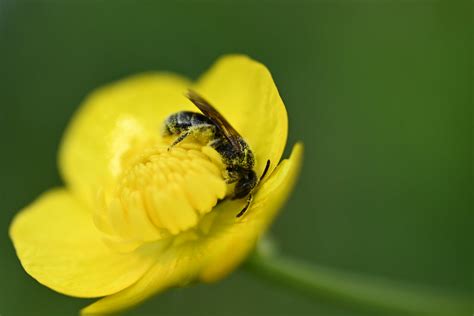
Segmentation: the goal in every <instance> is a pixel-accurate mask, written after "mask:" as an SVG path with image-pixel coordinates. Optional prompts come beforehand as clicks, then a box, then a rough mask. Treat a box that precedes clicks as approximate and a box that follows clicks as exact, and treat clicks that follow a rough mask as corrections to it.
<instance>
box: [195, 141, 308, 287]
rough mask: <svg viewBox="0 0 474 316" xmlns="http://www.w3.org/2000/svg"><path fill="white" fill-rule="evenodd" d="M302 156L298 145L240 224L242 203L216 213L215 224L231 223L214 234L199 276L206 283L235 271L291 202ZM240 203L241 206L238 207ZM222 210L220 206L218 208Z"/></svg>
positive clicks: (229, 202)
mask: <svg viewBox="0 0 474 316" xmlns="http://www.w3.org/2000/svg"><path fill="white" fill-rule="evenodd" d="M302 156H303V145H302V144H296V145H295V146H294V147H293V151H292V153H291V156H290V158H289V159H288V160H286V159H285V160H283V161H282V162H281V163H280V165H279V166H278V167H277V168H276V170H275V171H274V173H273V174H272V175H271V176H270V177H269V179H268V180H267V181H266V182H264V183H263V185H262V187H261V188H260V189H259V190H258V192H257V194H256V195H255V198H254V200H253V202H252V204H251V206H250V207H249V209H248V210H247V211H246V213H245V214H244V215H243V216H242V218H241V219H240V220H238V222H237V223H235V224H234V225H232V224H230V223H231V222H232V221H235V215H236V214H237V213H238V212H239V211H240V209H241V208H242V202H241V201H228V202H224V203H222V204H221V207H222V209H217V210H215V211H214V212H216V213H217V214H219V215H218V216H219V217H220V218H217V219H215V222H226V221H227V222H229V225H226V227H224V228H222V227H223V226H222V225H219V227H221V229H222V230H216V231H214V232H211V234H210V236H211V238H210V241H209V245H208V249H209V251H210V253H209V254H208V256H209V258H210V259H209V261H208V262H206V263H205V268H204V270H203V271H202V272H201V274H200V278H201V280H202V281H204V282H212V281H216V280H219V279H221V278H222V277H224V276H226V275H227V274H228V273H230V272H231V271H233V270H234V269H235V268H236V267H237V266H238V265H239V264H240V263H241V262H242V261H243V260H244V259H245V258H246V256H247V254H248V253H249V252H250V251H251V250H252V249H253V247H254V246H255V243H256V241H257V240H258V238H259V237H260V236H261V235H262V234H263V233H264V232H265V230H266V228H267V226H268V225H269V224H270V223H271V222H272V220H273V218H274V217H275V215H276V214H277V212H278V211H279V209H280V208H281V207H282V205H283V204H284V203H285V201H286V200H287V199H288V196H289V194H290V193H291V191H292V189H293V187H294V184H295V181H296V178H297V176H298V174H299V170H300V167H301V162H302ZM239 202H240V203H239ZM218 207H219V206H218Z"/></svg>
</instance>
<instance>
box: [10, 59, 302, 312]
mask: <svg viewBox="0 0 474 316" xmlns="http://www.w3.org/2000/svg"><path fill="white" fill-rule="evenodd" d="M188 88H191V89H193V90H195V91H197V92H198V93H199V94H200V95H202V96H203V97H205V98H206V99H207V100H209V102H210V103H211V104H213V105H214V106H215V107H216V108H217V109H218V110H219V112H220V113H221V114H222V115H223V116H224V117H225V118H226V119H227V120H228V121H229V122H230V123H231V124H232V125H233V127H234V128H235V129H236V130H237V131H238V132H239V133H240V134H241V135H242V137H243V139H245V140H246V141H247V143H248V144H249V145H250V148H251V149H252V151H253V153H254V155H255V159H256V165H255V168H254V170H255V172H256V173H257V176H260V175H261V174H262V172H263V169H264V168H265V163H266V162H267V160H270V161H271V165H270V168H269V170H268V173H267V175H266V177H265V178H264V180H263V181H262V183H260V184H259V187H258V189H257V190H256V191H255V192H254V200H253V202H252V203H251V204H250V207H249V209H248V210H247V211H246V213H245V214H244V215H243V216H242V217H239V218H237V217H236V214H238V213H239V212H240V211H241V210H242V209H243V207H244V206H245V204H246V202H247V200H246V199H245V198H244V199H239V200H231V199H230V198H229V197H230V196H231V194H232V190H233V185H232V184H228V183H226V181H225V167H226V166H225V165H224V163H223V162H222V159H221V157H220V155H219V154H218V153H217V152H216V151H215V150H214V149H212V148H211V147H210V146H208V145H207V144H206V143H205V142H203V141H202V140H200V139H199V137H188V138H186V139H185V140H184V141H183V142H182V143H180V144H179V145H177V146H175V147H172V148H171V149H169V146H170V144H171V142H172V141H173V139H172V138H171V139H170V137H162V136H161V133H160V129H159V128H160V125H161V124H162V123H163V121H164V120H165V118H166V117H168V116H169V115H170V114H172V113H176V112H179V111H183V110H189V111H194V112H198V110H197V108H196V107H194V106H193V104H192V103H191V102H190V101H189V100H187V99H186V98H185V96H184V93H185V92H186V91H187V89H188ZM286 138H287V114H286V110H285V107H284V105H283V102H282V100H281V99H280V96H279V94H278V91H277V89H276V87H275V84H274V82H273V80H272V77H271V75H270V73H269V72H268V70H267V69H266V68H265V66H263V65H262V64H260V63H258V62H255V61H253V60H251V59H249V58H248V57H244V56H226V57H223V58H221V59H220V60H218V61H217V63H216V64H215V65H214V66H213V67H212V68H211V69H210V70H209V71H208V72H207V73H205V74H204V75H203V76H202V77H201V78H200V79H199V80H198V81H197V82H195V83H193V82H190V81H188V80H187V79H185V78H182V77H180V76H177V75H174V74H169V73H147V74H141V75H137V76H134V77H131V78H128V79H125V80H123V81H119V82H117V83H114V84H111V85H109V86H106V87H104V88H101V89H99V90H97V91H96V92H94V93H93V94H92V95H91V96H90V97H88V98H87V99H86V101H85V102H84V104H83V105H82V106H81V107H80V109H79V111H78V112H77V114H76V115H75V116H74V118H73V120H72V122H71V124H70V126H69V127H68V129H67V131H66V133H65V135H64V138H63V141H62V144H61V147H60V154H59V168H60V170H61V174H62V177H63V179H64V182H65V187H63V188H56V189H52V190H50V191H48V192H46V193H44V194H43V195H41V196H40V197H39V198H38V199H37V200H36V201H35V202H33V203H32V204H31V205H29V206H28V207H26V208H25V209H24V210H22V211H21V212H20V213H19V214H18V215H17V216H16V217H15V219H14V220H13V222H12V224H11V227H10V236H11V238H12V240H13V243H14V246H15V249H16V252H17V255H18V257H19V259H20V261H21V264H22V265H23V267H24V269H25V270H26V272H27V273H28V274H30V275H31V276H32V277H33V278H35V279H36V280H38V281H39V282H40V283H42V284H44V285H46V286H48V287H50V288H51V289H53V290H55V291H58V292H60V293H64V294H67V295H72V296H76V297H102V298H101V299H99V300H98V301H96V302H95V303H93V304H91V305H89V306H87V307H86V308H84V309H83V310H82V313H84V314H101V313H112V312H116V311H120V310H122V309H125V308H128V307H130V306H133V305H134V304H137V303H139V302H140V301H142V300H144V299H146V298H148V297H149V296H151V295H153V294H155V293H157V292H160V291H163V290H165V289H167V288H170V287H175V286H182V285H186V284H188V283H189V282H191V281H203V282H211V281H215V280H219V279H221V278H223V277H224V276H226V275H227V274H228V273H230V272H231V271H233V270H234V269H235V268H236V267H237V266H238V265H239V264H240V263H241V262H242V261H243V260H244V259H245V258H246V256H247V255H248V253H249V252H250V251H251V250H252V249H253V247H254V246H255V243H256V241H257V240H258V238H259V237H260V236H261V235H262V233H263V232H264V231H265V229H266V228H267V226H268V225H269V224H270V222H271V221H272V219H273V218H274V216H275V215H276V213H277V212H278V210H279V209H280V208H281V206H282V204H283V203H284V202H285V200H286V199H287V197H288V195H289V193H290V191H291V189H292V187H293V185H294V182H295V179H296V177H297V174H298V171H299V167H300V164H301V156H302V146H301V145H300V144H297V145H296V146H295V147H294V148H293V150H292V153H291V157H290V158H289V159H288V160H283V161H281V162H280V163H279V164H278V162H279V161H280V158H281V155H282V153H283V150H284V147H285V145H286ZM226 197H227V198H226Z"/></svg>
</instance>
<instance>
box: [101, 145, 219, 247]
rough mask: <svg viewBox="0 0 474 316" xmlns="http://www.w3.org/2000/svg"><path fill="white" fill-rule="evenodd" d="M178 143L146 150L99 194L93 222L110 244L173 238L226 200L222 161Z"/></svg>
mask: <svg viewBox="0 0 474 316" xmlns="http://www.w3.org/2000/svg"><path fill="white" fill-rule="evenodd" d="M182 145H183V146H182ZM182 145H181V144H180V145H179V146H177V147H174V148H172V149H171V150H169V151H168V150H167V146H165V145H162V146H159V147H156V148H153V149H149V150H147V151H145V152H144V153H142V154H141V155H139V156H138V157H137V158H136V159H135V160H133V161H132V162H131V163H129V164H128V168H127V169H126V170H124V171H123V173H122V174H121V175H120V176H119V177H118V178H117V181H116V183H115V185H113V186H112V187H111V188H109V189H108V190H103V192H102V193H100V201H101V203H100V207H98V211H97V213H96V214H95V222H96V226H97V228H98V229H99V230H101V231H102V232H103V233H104V234H105V235H106V236H107V239H108V244H110V240H119V241H120V242H121V243H124V242H127V243H129V242H130V243H134V244H137V245H140V243H143V242H150V241H155V240H160V239H163V238H168V237H173V236H177V235H179V234H181V233H183V232H185V231H189V230H192V229H194V228H197V226H198V225H199V222H200V221H201V219H202V218H203V217H204V216H205V215H206V214H207V213H209V212H210V211H211V210H212V209H213V207H214V206H215V205H216V204H217V202H218V201H219V200H221V199H223V198H225V196H226V194H227V186H226V183H225V181H224V179H223V177H222V164H216V162H215V160H214V158H212V157H209V156H208V155H207V154H206V153H203V151H202V150H201V149H202V148H203V147H200V146H195V145H190V144H184V143H183V144H182ZM200 231H201V230H200Z"/></svg>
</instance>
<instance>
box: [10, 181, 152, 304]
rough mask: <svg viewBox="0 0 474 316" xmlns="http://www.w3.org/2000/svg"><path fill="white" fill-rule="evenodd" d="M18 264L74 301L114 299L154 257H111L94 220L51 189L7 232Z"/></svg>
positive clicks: (66, 194)
mask: <svg viewBox="0 0 474 316" xmlns="http://www.w3.org/2000/svg"><path fill="white" fill-rule="evenodd" d="M10 237H11V239H12V240H13V244H14V246H15V249H16V252H17V255H18V258H19V259H20V261H21V264H22V265H23V267H24V269H25V270H26V272H28V274H30V275H31V276H32V277H33V278H35V279H36V280H38V281H39V282H40V283H41V284H44V285H46V286H48V287H50V288H52V289H53V290H55V291H58V292H61V293H64V294H67V295H72V296H78V297H98V296H104V295H109V294H113V293H116V292H118V291H120V290H122V289H124V288H126V287H128V286H130V285H131V284H133V283H134V282H136V281H137V280H138V279H139V278H140V277H141V276H142V275H143V274H144V273H145V272H146V271H147V270H148V269H149V267H150V266H151V264H152V263H153V261H154V256H152V255H151V254H150V255H149V254H147V253H145V252H144V251H143V250H142V251H140V252H139V251H137V252H133V253H129V254H126V255H122V254H118V253H115V252H113V251H111V250H110V249H109V248H108V247H107V246H105V244H104V243H103V242H102V240H101V239H100V235H99V233H98V231H97V230H96V228H95V226H94V224H93V222H92V216H91V214H90V212H89V211H87V210H86V209H85V208H84V207H83V206H82V205H81V204H80V203H79V202H78V201H77V200H76V199H75V198H74V197H73V196H72V194H70V193H69V192H67V191H66V190H64V189H55V190H51V191H49V192H47V193H45V194H43V195H42V196H41V197H40V198H39V199H38V200H37V201H35V202H33V203H32V204H31V205H30V206H28V207H27V208H26V209H24V210H23V211H21V212H20V213H19V214H18V215H17V216H16V217H15V219H14V220H13V223H12V224H11V226H10Z"/></svg>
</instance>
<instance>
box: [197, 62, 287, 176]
mask: <svg viewBox="0 0 474 316" xmlns="http://www.w3.org/2000/svg"><path fill="white" fill-rule="evenodd" d="M195 89H196V90H197V91H198V92H199V93H200V94H202V96H203V97H204V98H205V99H207V100H208V101H209V102H210V103H211V104H212V105H214V106H215V107H216V108H217V109H218V110H219V112H220V113H221V114H222V115H223V116H224V117H225V118H226V119H227V120H228V121H229V122H230V123H231V124H232V126H233V127H234V128H235V129H236V130H237V131H238V132H239V133H240V134H241V135H242V136H243V138H244V139H245V140H246V141H247V142H248V143H249V145H250V148H251V149H252V151H253V152H254V154H255V156H256V160H257V166H256V171H257V174H261V173H262V172H263V169H264V167H265V163H266V161H267V160H270V161H271V162H272V164H271V166H270V170H269V171H270V173H271V171H272V170H273V169H274V168H275V167H276V165H277V164H278V162H279V161H280V158H281V155H282V154H283V150H284V149H285V145H286V138H287V133H288V118H287V114H286V109H285V106H284V104H283V101H282V100H281V98H280V95H279V94H278V90H277V88H276V86H275V83H274V82H273V79H272V76H271V74H270V72H269V71H268V69H267V68H266V67H265V66H264V65H262V64H261V63H259V62H256V61H254V60H252V59H250V58H248V57H246V56H241V55H230V56H226V57H223V58H221V59H219V60H218V61H217V62H216V63H215V64H214V66H212V67H211V69H210V70H209V71H208V72H207V73H205V74H204V75H203V76H202V77H201V78H200V79H199V81H198V82H197V85H196V87H195Z"/></svg>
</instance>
